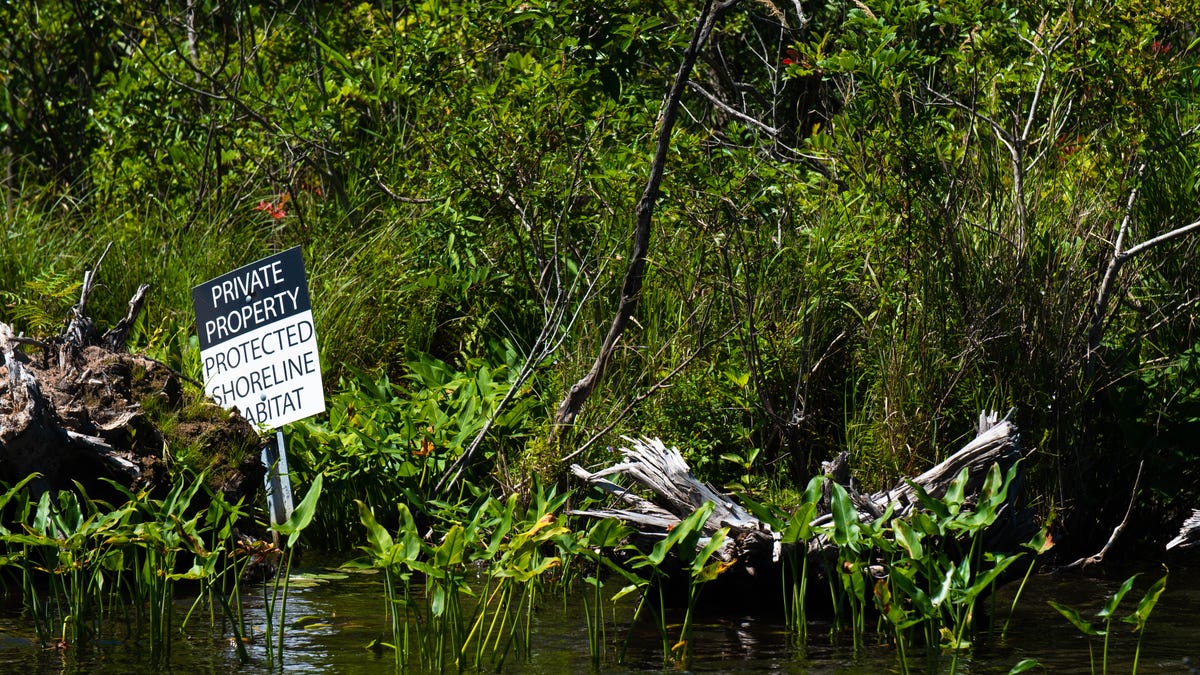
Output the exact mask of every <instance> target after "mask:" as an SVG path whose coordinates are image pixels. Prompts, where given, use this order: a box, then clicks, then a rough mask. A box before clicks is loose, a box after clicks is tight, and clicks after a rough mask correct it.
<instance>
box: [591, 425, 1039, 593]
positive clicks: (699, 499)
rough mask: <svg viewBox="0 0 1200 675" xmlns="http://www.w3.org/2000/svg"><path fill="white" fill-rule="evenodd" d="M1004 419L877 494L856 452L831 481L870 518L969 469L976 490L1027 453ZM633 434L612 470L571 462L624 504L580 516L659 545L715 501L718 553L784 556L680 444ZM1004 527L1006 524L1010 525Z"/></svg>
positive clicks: (819, 546) (907, 505)
mask: <svg viewBox="0 0 1200 675" xmlns="http://www.w3.org/2000/svg"><path fill="white" fill-rule="evenodd" d="M997 418H998V415H996V414H994V413H992V414H987V415H981V416H980V423H979V432H978V436H976V437H975V439H973V440H972V441H971V442H969V443H968V444H967V445H965V446H964V447H963V448H962V449H960V450H959V451H957V452H955V453H953V454H952V455H950V456H949V457H947V458H946V459H945V460H944V461H942V462H940V463H938V464H937V465H936V466H934V467H932V468H930V469H929V470H928V471H926V472H924V473H922V474H921V475H919V476H916V477H915V478H912V479H905V480H902V481H900V482H898V483H897V484H896V485H895V486H894V487H892V488H891V489H889V490H884V491H881V492H876V493H873V494H869V495H866V494H860V493H859V492H858V491H857V490H855V489H854V486H853V482H852V481H851V480H850V479H849V466H848V462H847V460H848V457H849V456H848V455H845V456H840V457H839V458H837V459H835V460H834V461H833V462H830V463H827V464H826V467H825V468H826V470H827V472H828V475H830V477H831V479H833V480H836V481H837V482H838V483H839V484H841V485H843V487H845V488H846V489H847V492H848V494H849V495H850V497H851V500H852V501H853V503H854V504H855V506H856V507H857V509H858V512H859V518H860V519H862V520H863V521H870V520H873V519H875V518H878V517H879V516H880V515H881V514H882V513H884V512H885V511H886V510H887V509H888V508H889V507H891V508H892V510H893V511H892V512H893V514H894V515H896V516H904V515H907V514H909V513H910V512H911V511H912V510H914V509H916V508H918V507H919V500H918V498H917V494H918V493H917V488H918V487H919V488H921V489H922V490H924V491H925V492H926V493H927V494H929V495H931V496H933V497H942V496H944V495H945V494H946V491H947V489H948V488H949V487H950V484H951V483H952V482H953V481H954V480H955V479H956V478H957V477H958V476H959V475H960V473H961V472H962V470H963V469H964V468H965V469H967V470H968V472H969V474H968V481H967V485H966V487H965V491H966V494H968V495H974V494H977V493H978V492H979V490H980V488H981V487H982V484H983V480H984V478H985V477H986V475H987V472H988V469H989V468H990V467H991V466H992V464H994V463H999V464H1000V468H1001V469H1002V470H1004V471H1007V469H1008V468H1009V467H1010V466H1012V464H1013V463H1015V462H1016V461H1017V460H1018V459H1019V458H1020V457H1021V450H1020V442H1019V437H1018V434H1017V430H1016V427H1015V426H1014V425H1013V424H1012V422H1011V421H1010V420H1009V419H1008V418H1007V417H1006V418H1004V419H997ZM625 440H626V441H628V442H629V443H630V447H623V448H620V453H621V456H622V461H620V462H617V463H616V464H613V465H612V466H610V467H608V468H605V469H600V470H598V471H588V470H586V469H584V468H583V467H581V466H579V465H578V464H575V465H572V466H571V471H572V472H573V473H574V474H575V476H576V477H578V478H579V479H580V480H582V481H584V482H585V483H587V484H589V485H592V486H594V487H597V488H599V489H601V490H603V491H605V492H607V493H609V494H612V495H613V496H614V497H615V498H616V499H618V500H619V501H620V502H623V504H622V505H621V506H620V507H617V506H614V507H613V508H607V509H590V510H586V511H573V512H572V513H573V514H574V515H580V516H585V517H592V518H617V519H620V520H622V521H624V522H626V523H629V524H631V525H634V526H635V527H636V528H637V530H638V535H637V537H636V539H637V540H639V541H642V542H651V543H652V542H654V541H657V540H659V539H662V538H663V537H665V536H666V533H667V532H668V531H670V530H671V528H673V527H674V526H675V525H677V524H678V523H680V522H681V521H682V520H683V519H684V518H686V517H688V516H689V515H691V513H692V512H694V511H695V510H696V509H697V508H699V507H700V506H701V505H702V504H705V503H712V504H713V512H712V515H711V516H710V517H709V519H708V521H707V522H706V523H705V525H704V528H703V534H704V535H705V536H706V537H710V536H712V535H713V534H714V533H715V532H716V531H717V530H718V529H720V528H722V527H728V528H729V537H728V540H727V542H726V545H725V546H724V547H723V548H722V549H721V550H720V552H719V553H718V557H720V558H721V559H722V560H724V561H727V562H728V561H731V560H734V559H737V560H738V562H739V564H740V565H748V566H750V567H751V570H750V571H751V573H753V567H755V566H762V565H763V564H766V563H770V564H774V563H778V562H779V560H780V556H781V545H780V539H781V536H780V533H779V532H776V531H775V530H774V529H773V528H772V527H771V526H770V525H769V524H767V523H764V522H762V521H761V520H759V519H758V518H756V517H755V516H754V515H753V514H751V513H750V512H749V511H747V510H746V509H745V508H744V507H742V506H741V505H739V504H738V503H737V502H736V501H734V500H733V499H732V498H731V497H729V496H728V495H725V494H722V493H721V492H719V491H717V490H716V489H715V488H713V487H712V486H711V485H709V484H707V483H704V482H702V481H700V480H698V479H697V478H696V477H695V476H693V475H692V473H691V471H690V470H689V468H688V465H687V462H686V461H684V459H683V457H682V455H680V453H679V451H678V450H677V449H675V448H668V447H666V446H665V444H663V442H662V441H660V440H658V439H651V438H639V439H633V438H625ZM616 476H623V477H624V478H625V479H626V481H627V482H628V483H629V484H627V485H621V484H618V483H617V482H615V481H614V480H611V478H613V477H616ZM1018 491H1019V485H1018V486H1013V487H1010V490H1009V498H1010V500H1012V499H1013V498H1014V497H1015V495H1016V493H1017V492H1018ZM822 501H824V502H825V504H824V507H823V508H822V509H820V510H819V512H818V515H817V516H816V518H815V519H814V520H813V521H812V525H814V526H818V525H826V524H828V523H830V522H831V521H832V514H831V513H830V512H829V508H828V507H829V504H828V499H824V500H822ZM1008 511H1009V515H1010V516H1011V515H1014V514H1013V511H1015V510H1014V509H1008ZM997 529H1003V525H1001V527H1000V528H997ZM1011 529H1012V531H1013V532H1012V537H1013V542H1012V545H1013V546H1014V547H1015V545H1016V543H1018V541H1024V539H1020V537H1022V536H1025V537H1026V538H1027V536H1028V534H1030V533H1029V532H1028V527H1025V526H1023V525H1021V526H1013V527H1012V528H1011ZM635 543H636V542H635ZM1001 545H1003V544H1001ZM832 547H833V543H832V542H830V541H827V540H825V539H824V538H820V537H818V538H817V539H814V540H813V541H812V542H810V543H809V555H814V556H816V555H823V554H825V553H828V551H829V550H830V549H832Z"/></svg>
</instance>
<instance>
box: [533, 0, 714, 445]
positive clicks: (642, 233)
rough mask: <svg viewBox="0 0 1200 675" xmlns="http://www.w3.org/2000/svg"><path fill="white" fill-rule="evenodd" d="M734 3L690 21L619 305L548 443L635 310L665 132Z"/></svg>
mask: <svg viewBox="0 0 1200 675" xmlns="http://www.w3.org/2000/svg"><path fill="white" fill-rule="evenodd" d="M736 2H737V0H725V1H724V2H720V3H714V2H713V0H706V2H705V3H704V8H703V9H702V10H701V11H700V16H699V17H697V19H696V29H695V31H694V32H693V33H692V40H691V42H690V43H689V44H688V46H687V49H686V50H685V51H684V53H683V62H682V63H680V64H679V71H678V72H677V73H676V74H675V81H674V83H673V84H672V85H671V89H670V92H669V93H668V94H667V98H666V101H665V102H664V103H663V108H662V112H661V113H660V115H659V125H658V127H659V129H658V140H657V144H656V147H655V151H654V161H653V163H652V164H651V165H650V177H649V179H648V180H647V181H646V189H645V190H644V191H643V192H642V196H641V198H640V199H639V200H638V204H637V210H636V227H635V229H634V233H633V249H632V251H631V252H630V255H629V267H628V268H627V269H626V270H625V280H624V282H623V283H622V285H621V299H620V301H619V302H618V304H617V312H616V315H614V316H613V320H612V324H610V325H609V328H608V334H607V335H605V336H604V342H603V343H601V345H600V351H599V353H598V354H597V355H596V360H595V361H594V362H593V363H592V367H591V369H589V370H588V372H587V374H585V375H584V376H583V377H582V378H580V380H579V381H578V382H576V383H575V384H574V385H572V386H571V388H570V389H569V390H568V391H567V394H566V396H564V397H563V400H562V402H561V403H559V404H558V410H557V412H556V413H555V415H554V425H553V427H552V429H551V431H550V441H551V443H554V442H555V441H556V440H557V439H558V435H559V433H560V432H561V430H562V429H563V428H564V427H567V426H570V425H571V424H574V422H575V418H576V416H578V415H579V411H580V410H581V409H582V408H583V404H584V403H585V402H586V401H587V399H588V397H589V396H591V394H592V391H594V390H595V388H596V385H597V384H598V383H599V382H600V378H601V377H603V376H604V370H605V368H606V367H607V366H608V361H609V359H610V358H611V357H612V353H613V351H614V350H615V349H616V346H617V340H619V339H620V337H621V333H623V332H624V331H625V326H626V325H627V324H628V323H629V319H630V317H632V316H633V312H634V310H635V309H636V308H637V302H638V298H639V296H640V295H641V291H642V282H643V279H644V278H645V274H646V254H647V252H648V251H649V248H650V225H651V223H652V221H653V219H654V207H655V205H656V204H657V202H658V197H659V193H660V188H661V186H662V181H663V173H664V171H665V167H666V163H667V152H668V151H669V150H670V146H671V132H672V131H673V130H674V128H675V120H676V118H677V117H678V115H679V105H680V100H681V99H682V98H683V92H684V89H686V88H687V82H688V79H689V77H691V73H692V69H693V68H694V67H695V65H696V59H697V57H698V56H699V54H700V49H701V47H703V45H704V43H705V42H706V41H707V40H708V36H709V34H710V33H711V32H712V28H713V24H714V23H715V22H716V20H717V17H718V16H719V15H720V14H722V13H723V12H724V11H725V10H726V9H729V8H730V7H732V6H733V5H734V4H736Z"/></svg>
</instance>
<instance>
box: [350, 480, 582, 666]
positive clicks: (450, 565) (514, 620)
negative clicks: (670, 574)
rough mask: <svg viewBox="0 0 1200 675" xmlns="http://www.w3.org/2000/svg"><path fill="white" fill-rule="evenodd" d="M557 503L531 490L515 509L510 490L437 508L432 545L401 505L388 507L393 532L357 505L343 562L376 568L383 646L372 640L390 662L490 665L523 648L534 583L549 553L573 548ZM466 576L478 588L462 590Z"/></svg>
mask: <svg viewBox="0 0 1200 675" xmlns="http://www.w3.org/2000/svg"><path fill="white" fill-rule="evenodd" d="M565 500H566V496H565V495H558V494H557V493H556V492H555V491H554V490H544V489H542V488H541V487H538V486H535V488H534V490H533V496H532V498H531V501H530V504H529V505H528V506H527V507H526V508H525V509H524V510H523V511H522V510H521V508H520V505H519V503H518V500H517V496H516V495H511V496H510V497H509V498H508V499H505V500H503V501H501V500H497V499H494V498H492V497H483V498H480V499H478V500H477V501H475V502H474V503H469V504H464V505H457V506H451V505H449V504H444V503H443V504H440V508H441V510H442V512H441V513H438V514H436V515H437V516H438V517H440V518H445V519H446V523H447V526H446V529H445V531H444V534H442V535H441V540H440V542H437V543H433V542H431V541H429V540H427V539H426V538H425V537H423V536H422V535H421V534H420V533H419V532H418V530H417V527H416V522H415V519H414V516H413V513H412V511H411V510H410V508H409V507H408V505H406V504H403V503H401V504H398V505H397V507H396V508H397V511H398V515H399V521H400V526H399V528H398V530H397V533H396V536H395V537H393V536H392V535H391V533H389V532H388V530H387V529H386V528H385V527H383V526H382V525H381V524H380V523H379V522H378V520H377V519H376V516H375V512H374V509H372V508H371V507H370V506H368V505H367V504H366V503H364V502H362V501H358V502H357V506H358V509H359V519H360V522H361V523H362V525H363V526H364V528H365V529H366V531H367V543H366V544H365V545H364V546H362V547H360V548H361V550H362V551H364V552H365V553H366V555H365V556H364V557H363V558H360V559H359V560H357V561H353V562H352V563H350V566H352V567H374V568H376V569H380V570H382V571H383V572H384V575H385V583H384V585H385V590H384V592H385V599H386V612H387V615H388V620H389V626H390V632H391V635H390V639H391V642H382V643H380V644H381V645H382V646H385V647H388V648H391V649H392V650H393V652H394V654H395V659H396V664H397V666H399V667H404V666H407V665H408V664H409V663H410V662H412V661H413V660H414V659H415V660H418V661H419V662H420V663H422V664H423V665H425V666H426V667H430V668H435V669H439V670H440V669H444V668H447V667H449V666H450V665H452V664H453V665H454V666H455V667H457V668H468V667H469V668H480V667H483V666H484V665H489V666H491V667H499V666H500V665H502V664H503V663H504V660H505V659H506V657H507V655H508V653H509V651H510V650H515V651H516V652H517V653H518V654H528V652H529V645H530V640H531V627H530V622H531V618H532V613H533V610H534V606H535V602H536V598H537V593H538V591H539V581H540V580H541V579H542V578H543V577H544V576H545V575H547V574H548V573H549V572H550V571H551V570H554V569H558V568H559V567H560V566H561V564H562V558H561V557H560V555H557V554H555V553H559V552H573V551H576V550H578V546H577V545H576V542H575V540H574V538H573V537H574V535H573V533H571V532H570V530H568V528H567V527H566V525H565V520H564V518H565V517H564V516H563V515H561V514H557V513H556V511H558V510H559V509H561V507H562V505H563V503H564V502H565ZM425 506H429V507H435V508H436V507H439V504H436V503H427V504H425ZM431 510H433V509H431ZM426 515H428V514H426ZM547 550H549V551H551V552H552V553H550V554H547V553H546V551H547ZM476 578H478V579H482V581H483V586H482V588H479V587H472V584H471V580H472V579H476ZM418 584H423V588H422V589H420V590H421V591H423V592H419V591H418V588H417V585H418ZM468 598H470V599H473V602H471V601H468V600H467V599H468Z"/></svg>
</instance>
